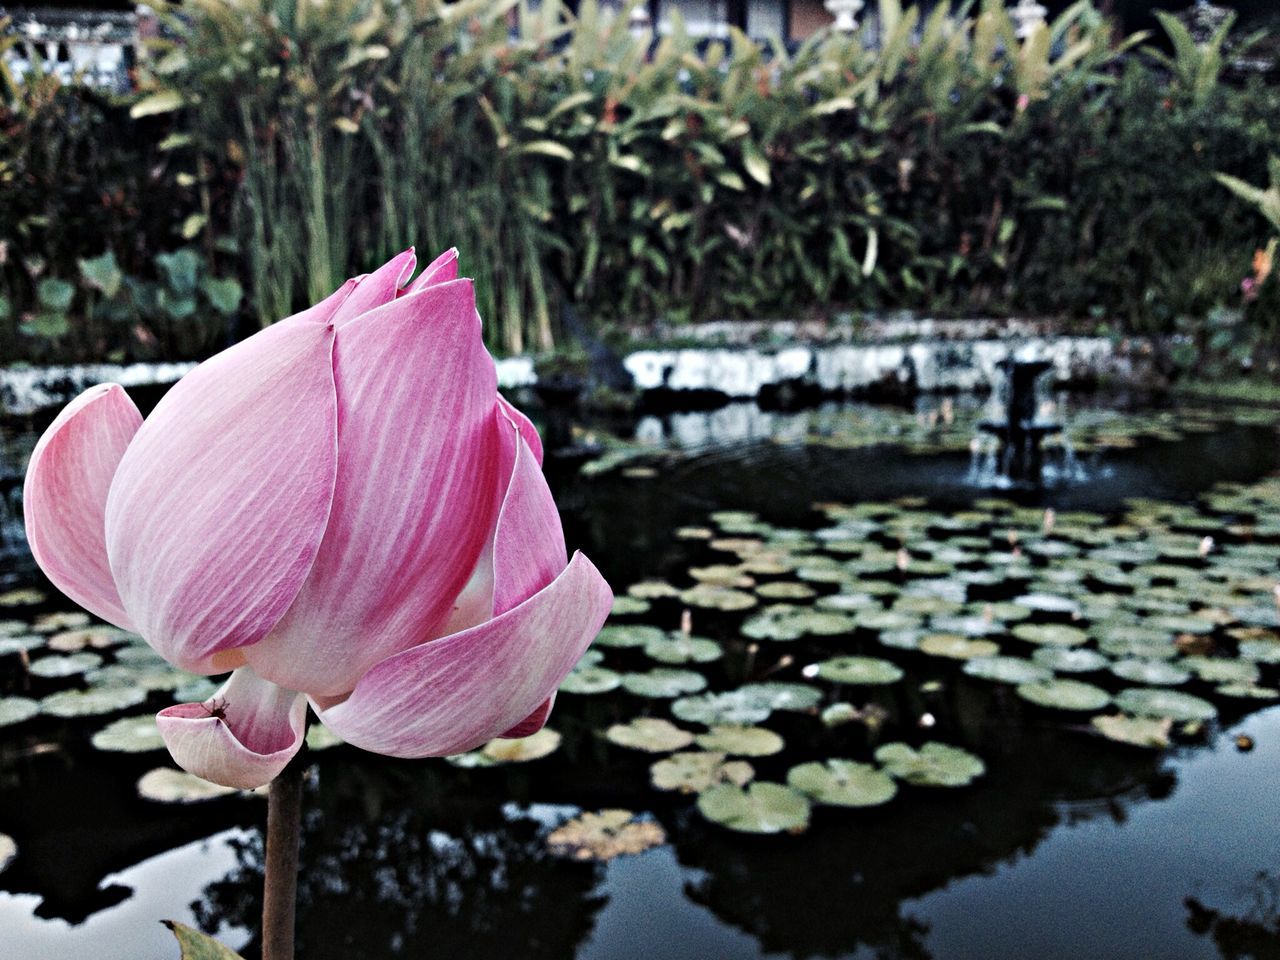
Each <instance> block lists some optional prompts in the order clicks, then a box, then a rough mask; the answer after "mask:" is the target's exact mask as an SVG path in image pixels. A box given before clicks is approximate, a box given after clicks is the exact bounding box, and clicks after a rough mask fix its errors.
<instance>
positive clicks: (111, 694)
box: [40, 687, 147, 717]
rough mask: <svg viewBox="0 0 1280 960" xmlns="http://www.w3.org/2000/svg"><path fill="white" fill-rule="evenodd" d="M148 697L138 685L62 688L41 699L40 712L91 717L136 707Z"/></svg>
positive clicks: (54, 715) (63, 715)
mask: <svg viewBox="0 0 1280 960" xmlns="http://www.w3.org/2000/svg"><path fill="white" fill-rule="evenodd" d="M146 698H147V692H146V691H145V690H141V689H139V688H137V687H93V688H92V689H89V690H60V691H58V692H57V693H51V694H49V696H47V697H45V698H44V699H43V700H41V701H40V712H41V713H45V714H48V715H49V716H53V717H89V716H100V715H102V714H106V713H115V712H116V711H117V710H127V709H129V708H130V707H136V706H137V705H138V704H140V703H142V701H144V700H145V699H146Z"/></svg>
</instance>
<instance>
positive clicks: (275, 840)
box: [262, 754, 303, 960]
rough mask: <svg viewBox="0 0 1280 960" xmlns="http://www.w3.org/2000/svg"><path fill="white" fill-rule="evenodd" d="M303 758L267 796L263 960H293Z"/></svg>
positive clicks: (287, 769)
mask: <svg viewBox="0 0 1280 960" xmlns="http://www.w3.org/2000/svg"><path fill="white" fill-rule="evenodd" d="M301 760H302V754H298V756H296V757H294V758H293V760H292V762H290V764H289V765H288V766H287V767H285V768H284V770H282V771H281V772H280V775H279V776H278V777H276V778H275V779H274V780H272V781H271V787H270V789H269V792H268V794H267V874H266V882H265V883H264V885H263V891H262V894H263V895H262V960H293V911H294V904H295V902H296V900H297V893H298V840H299V838H300V836H301V834H302V768H303V764H302V763H301V762H300V761H301Z"/></svg>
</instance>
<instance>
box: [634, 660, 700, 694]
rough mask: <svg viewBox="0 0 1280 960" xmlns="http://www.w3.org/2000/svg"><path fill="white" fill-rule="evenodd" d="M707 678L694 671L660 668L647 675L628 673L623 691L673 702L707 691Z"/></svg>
mask: <svg viewBox="0 0 1280 960" xmlns="http://www.w3.org/2000/svg"><path fill="white" fill-rule="evenodd" d="M706 686H707V678H706V677H704V676H703V675H702V674H700V673H696V672H695V671H693V670H673V669H671V668H669V667H660V668H658V669H656V670H650V671H648V672H647V673H626V674H623V676H622V689H623V690H626V691H627V692H628V693H633V694H635V695H636V696H637V697H651V698H654V699H660V700H671V699H674V698H676V697H683V696H686V695H688V694H691V693H698V692H699V691H701V690H705V689H706Z"/></svg>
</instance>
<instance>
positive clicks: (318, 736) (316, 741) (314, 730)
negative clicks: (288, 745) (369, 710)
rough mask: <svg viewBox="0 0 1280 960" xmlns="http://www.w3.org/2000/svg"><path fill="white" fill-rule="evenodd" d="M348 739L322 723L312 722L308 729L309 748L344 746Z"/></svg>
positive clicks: (321, 748)
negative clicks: (344, 738)
mask: <svg viewBox="0 0 1280 960" xmlns="http://www.w3.org/2000/svg"><path fill="white" fill-rule="evenodd" d="M345 742H346V741H345V740H343V739H342V738H341V737H339V736H338V735H337V734H336V733H334V732H333V731H332V730H330V729H329V728H328V727H326V726H325V725H324V724H322V723H315V724H312V725H311V727H310V729H308V730H307V749H309V750H330V749H332V748H334V747H340V746H342V745H343V744H344V743H345Z"/></svg>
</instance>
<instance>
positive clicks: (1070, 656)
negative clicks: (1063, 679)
mask: <svg viewBox="0 0 1280 960" xmlns="http://www.w3.org/2000/svg"><path fill="white" fill-rule="evenodd" d="M1031 659H1032V660H1034V661H1035V662H1036V663H1038V664H1040V665H1041V666H1042V667H1048V668H1049V669H1050V670H1052V671H1054V672H1055V673H1093V672H1094V671H1095V670H1105V669H1106V668H1107V667H1108V666H1109V665H1110V664H1111V661H1110V660H1109V659H1107V658H1106V657H1104V656H1103V655H1102V654H1100V653H1098V652H1097V651H1096V650H1081V649H1079V648H1076V647H1040V648H1039V649H1038V650H1036V651H1034V652H1033V653H1032V654H1031Z"/></svg>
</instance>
